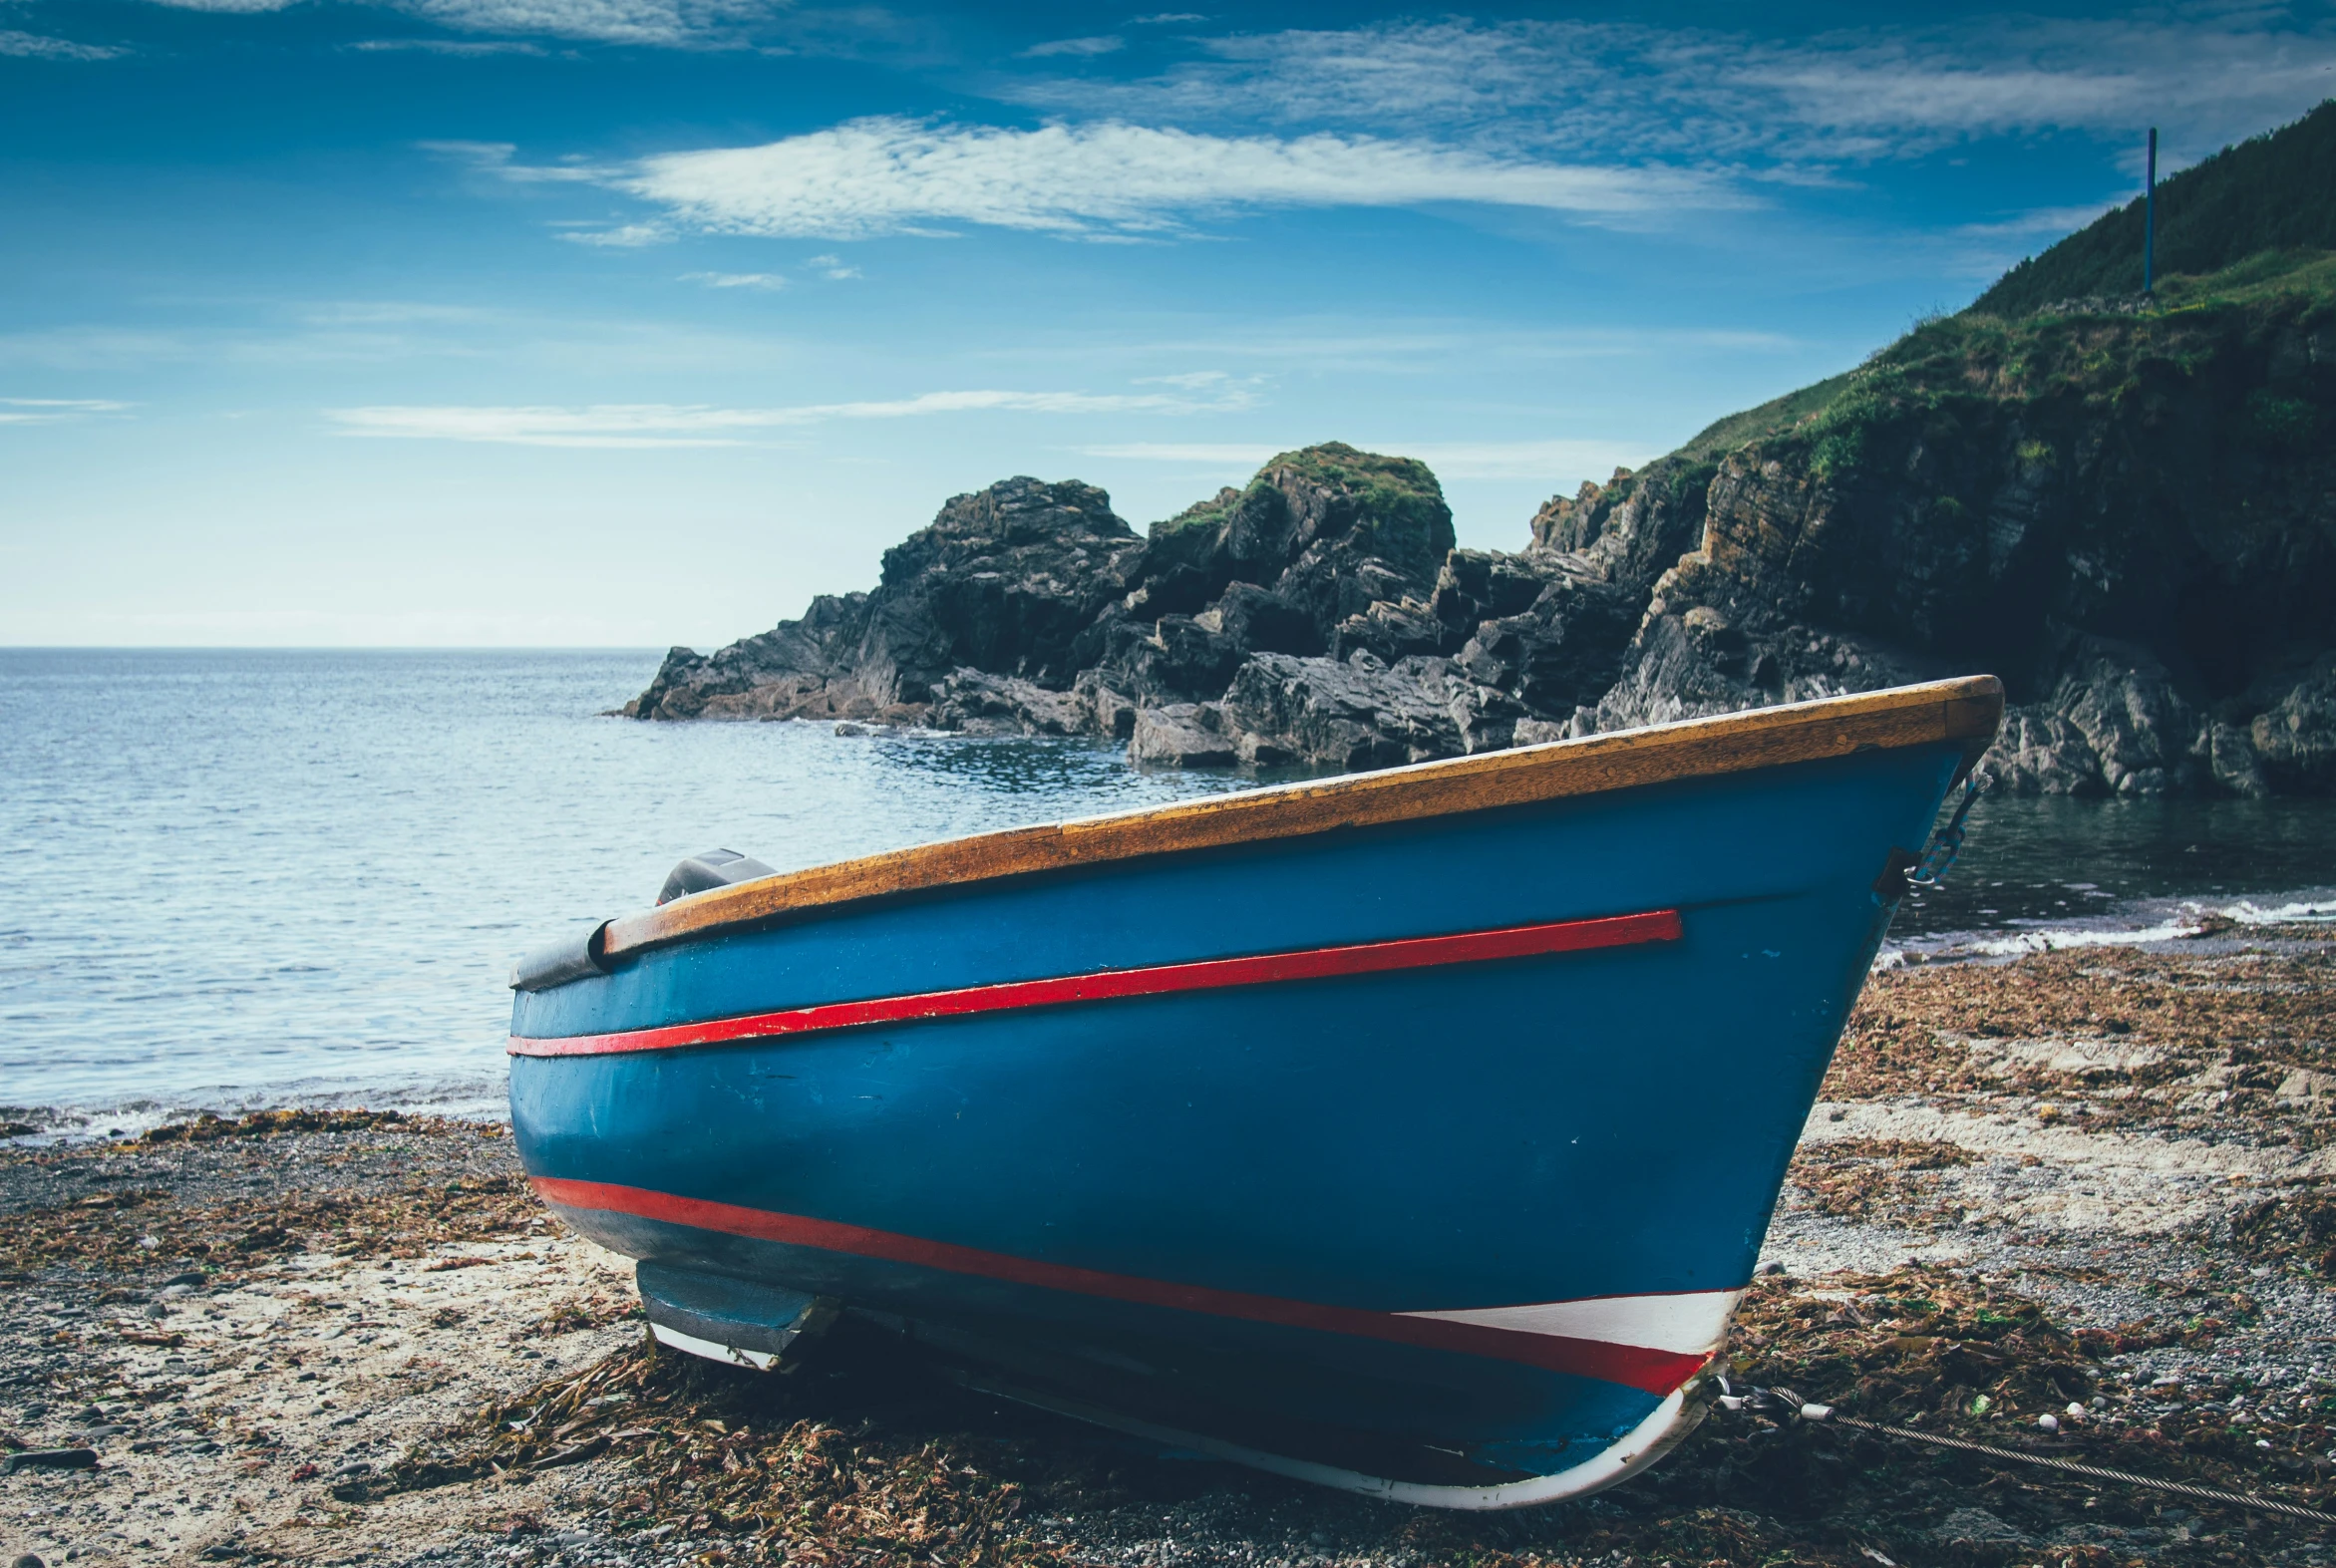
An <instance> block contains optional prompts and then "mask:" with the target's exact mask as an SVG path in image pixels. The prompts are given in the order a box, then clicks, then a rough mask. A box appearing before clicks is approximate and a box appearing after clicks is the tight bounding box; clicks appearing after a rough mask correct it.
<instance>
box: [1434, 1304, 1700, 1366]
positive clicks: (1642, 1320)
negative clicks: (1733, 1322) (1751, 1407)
mask: <svg viewBox="0 0 2336 1568" xmlns="http://www.w3.org/2000/svg"><path fill="white" fill-rule="evenodd" d="M1743 1296H1744V1292H1742V1291H1740V1290H1703V1291H1692V1292H1685V1293H1681V1294H1678V1295H1661V1296H1591V1297H1588V1298H1586V1299H1584V1300H1580V1301H1550V1302H1542V1303H1539V1304H1537V1305H1527V1306H1522V1307H1456V1308H1452V1309H1450V1310H1448V1311H1443V1312H1406V1313H1399V1314H1398V1316H1399V1317H1405V1318H1442V1319H1444V1320H1445V1321H1446V1322H1449V1323H1475V1324H1480V1325H1482V1326H1483V1327H1485V1328H1488V1329H1507V1330H1510V1331H1511V1332H1514V1333H1518V1334H1547V1335H1553V1336H1555V1337H1557V1338H1559V1339H1567V1340H1598V1341H1601V1342H1603V1343H1605V1344H1608V1345H1632V1346H1636V1347H1637V1348H1639V1349H1640V1350H1650V1351H1676V1352H1678V1353H1679V1354H1681V1355H1684V1356H1709V1355H1710V1354H1711V1353H1712V1352H1714V1351H1716V1350H1718V1349H1719V1348H1720V1342H1721V1341H1722V1340H1723V1339H1725V1338H1726V1337H1727V1333H1728V1317H1729V1315H1730V1314H1731V1313H1733V1312H1734V1311H1735V1310H1736V1303H1737V1302H1738V1301H1740V1300H1742V1299H1743Z"/></svg>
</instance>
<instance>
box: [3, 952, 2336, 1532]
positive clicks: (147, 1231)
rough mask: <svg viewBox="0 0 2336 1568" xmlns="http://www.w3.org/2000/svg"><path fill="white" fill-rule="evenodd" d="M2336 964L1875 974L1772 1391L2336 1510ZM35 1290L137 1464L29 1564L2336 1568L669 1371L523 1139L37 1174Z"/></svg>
mask: <svg viewBox="0 0 2336 1568" xmlns="http://www.w3.org/2000/svg"><path fill="white" fill-rule="evenodd" d="M2326 937H2327V933H2326V931H2325V929H2324V928H2321V929H2319V930H2312V929H2308V928H2296V929H2288V930H2272V931H2258V932H2250V933H2246V934H2245V935H2244V937H2243V939H2234V937H2233V936H2232V935H2229V934H2225V935H2220V936H2209V937H2208V938H2207V939H2205V940H2200V941H2192V942H2181V943H2169V944H2164V945H2162V946H2159V947H2155V948H2150V949H2134V948H2096V949H2091V950H2088V951H2084V952H2081V953H2060V954H2051V955H2045V956H2042V957H2035V958H2028V959H2023V960H2020V961H2019V962H2016V963H2011V964H2005V965H1996V966H1980V965H1938V966H1928V967H1924V966H1913V967H1909V968H1907V969H1903V970H1898V971H1893V972H1889V973H1885V974H1882V975H1879V976H1876V977H1875V979H1874V981H1873V983H1872V985H1870V986H1869V987H1868V990H1867V993H1866V996H1865V999H1864V1001H1863V1002H1862V1003H1861V1004H1860V1006H1859V1008H1858V1011H1857V1014H1856V1016H1855V1018H1854V1019H1853V1020H1852V1023H1851V1026H1850V1029H1849V1032H1848V1034H1847V1036H1846V1038H1845V1039H1844V1042H1843V1046H1842V1050H1841V1052H1840V1054H1839V1057H1838V1058H1837V1060H1836V1063H1835V1069H1834V1071H1833V1073H1832V1075H1831V1076H1830V1077H1829V1079H1828V1081H1827V1085H1826V1090H1825V1096H1824V1098H1823V1100H1822V1102H1821V1103H1820V1104H1819V1106H1818V1107H1817V1109H1816V1111H1815V1112H1814V1113H1813V1115H1812V1116H1811V1119H1810V1123H1809V1127H1808V1131H1807V1133H1806V1135H1805V1137H1804V1141H1803V1146H1802V1149H1801V1152H1800V1155H1799V1157H1798V1158H1797V1160H1796V1162H1795V1165H1794V1167H1793V1171H1792V1173H1791V1176H1790V1178H1789V1180H1788V1184H1787V1187H1786V1192H1785V1197H1784V1201H1783V1204H1782V1205H1781V1207H1780V1210H1779V1213H1778V1216H1777V1221H1776V1223H1775V1225H1774V1226H1773V1227H1772V1230H1771V1234H1770V1239H1769V1245H1768V1247H1767V1249H1766V1251H1765V1253H1764V1257H1765V1258H1766V1259H1767V1260H1768V1261H1767V1263H1765V1264H1764V1268H1766V1269H1772V1270H1781V1272H1766V1273H1764V1274H1763V1275H1762V1276H1761V1278H1760V1279H1759V1280H1758V1282H1757V1284H1756V1287H1755V1290H1754V1292H1753V1294H1752V1296H1751V1297H1750V1298H1749V1299H1748V1301H1747V1304H1746V1307H1745V1310H1744V1312H1743V1314H1742V1315H1741V1317H1740V1320H1739V1323H1738V1327H1737V1330H1736V1334H1735V1338H1734V1340H1733V1342H1732V1345H1731V1350H1730V1353H1729V1354H1730V1362H1729V1365H1730V1368H1731V1370H1732V1372H1733V1374H1734V1376H1736V1377H1737V1378H1739V1379H1740V1380H1746V1381H1750V1382H1754V1383H1760V1384H1766V1385H1772V1386H1778V1385H1782V1386H1789V1387H1791V1388H1792V1389H1793V1390H1794V1391H1795V1392H1796V1393H1798V1394H1799V1395H1801V1396H1802V1397H1804V1398H1805V1399H1810V1400H1817V1401H1824V1402H1827V1403H1831V1404H1834V1405H1835V1406H1837V1407H1838V1408H1839V1409H1840V1410H1841V1411H1842V1412H1843V1413H1847V1414H1856V1415H1861V1416H1864V1417H1866V1418H1870V1419H1877V1420H1884V1421H1889V1422H1893V1423H1897V1424H1910V1425H1913V1426H1916V1427H1918V1428H1919V1429H1924V1430H1932V1431H1939V1432H1947V1433H1954V1434H1959V1435H1964V1436H1968V1437H1972V1438H1975V1439H1978V1440H1982V1441H1986V1442H1990V1443H1995V1444H1999V1445H2005V1446H2012V1447H2022V1448H2031V1449H2034V1450H2036V1451H2039V1452H2046V1453H2053V1454H2058V1455H2061V1456H2064V1457H2073V1458H2080V1459H2084V1460H2087V1461H2089V1462H2093V1463H2097V1464H2105V1465H2109V1466H2113V1467H2119V1468H2126V1469H2132V1470H2136V1471H2141V1472H2144V1473H2148V1474H2152V1475H2159V1476H2165V1477H2169V1478H2179V1479H2186V1480H2191V1481H2195V1482H2199V1483H2202V1484H2208V1485H2217V1486H2224V1487H2232V1488H2236V1489H2241V1490H2253V1491H2259V1492H2263V1493H2266V1494H2270V1495H2275V1496H2278V1497H2281V1498H2284V1499H2287V1500H2290V1501H2297V1502H2303V1503H2307V1504H2315V1505H2325V1506H2330V1507H2336V1427H2332V1426H2331V1424H2330V1422H2331V1419H2332V1418H2336V948H2332V947H2331V944H2330V943H2329V942H2328V941H2327V940H2326ZM0 1271H4V1273H0V1302H4V1303H5V1308H6V1311H5V1314H4V1318H0V1441H5V1443H6V1446H7V1450H8V1451H9V1452H17V1451H20V1450H24V1451H41V1450H52V1449H58V1448H64V1447H68V1446H76V1445H83V1444H86V1445H87V1446H89V1447H91V1448H92V1449H94V1450H95V1453H96V1456H97V1463H96V1465H95V1467H94V1468H79V1469H50V1468H19V1469H18V1470H17V1472H16V1473H13V1474H10V1475H8V1476H6V1477H5V1478H0V1561H7V1560H10V1559H13V1558H14V1557H15V1556H16V1555H17V1554H19V1553H26V1552H30V1553H34V1554H37V1555H38V1556H40V1557H41V1558H42V1559H43V1560H44V1561H45V1562H47V1563H50V1564H55V1563H58V1562H72V1563H75V1564H77V1565H78V1564H84V1563H93V1564H112V1563H125V1564H152V1563H166V1562H200V1561H213V1562H215V1561H267V1560H281V1561H294V1562H320V1563H324V1562H333V1563H356V1562H366V1563H372V1562H386V1563H399V1564H404V1563H451V1564H462V1563H505V1562H508V1563H538V1562H541V1563H548V1562H552V1561H561V1562H571V1563H579V1564H581V1563H608V1564H626V1565H632V1564H659V1565H663V1564H679V1563H684V1562H709V1563H747V1562H776V1561H797V1562H813V1563H832V1564H844V1563H853V1564H858V1563H878V1562H882V1563H900V1564H908V1563H919V1564H921V1563H928V1562H929V1563H974V1562H981V1563H1034V1562H1074V1563H1098V1564H1123V1563H1124V1564H1170V1563H1203V1562H1206V1563H1217V1562H1228V1563H1241V1564H1260V1565H1264V1564H1290V1565H1300V1564H1302V1565H1309V1568H1312V1565H1322V1564H1334V1563H1335V1564H1386V1565H1425V1564H1431V1563H1438V1564H1440V1563H1462V1562H1465V1563H1471V1564H1481V1565H1487V1568H1498V1565H1503V1564H1509V1563H1535V1562H1548V1563H1558V1562H1565V1563H1574V1562H1593V1561H1595V1562H1600V1563H1603V1564H1616V1565H1618V1564H1620V1563H1623V1562H1625V1561H1630V1562H1638V1561H1644V1562H1647V1563H1650V1564H1652V1563H1679V1564H1686V1563H1690V1562H1693V1563H1710V1562H1730V1563H1746V1564H1750V1563H1760V1564H1764V1565H1765V1564H1782V1563H1789V1562H1805V1563H1836V1564H1842V1565H1857V1568H1864V1565H1867V1564H1872V1563H1875V1562H1881V1563H1886V1564H1907V1565H1911V1564H1916V1563H1923V1564H1928V1563H1972V1564H2001V1565H2007V1568H2009V1565H2029V1564H2043V1563H2046V1562H2050V1563H2052V1564H2055V1565H2066V1564H2076V1565H2082V1568H2103V1565H2108V1564H2113V1563H2116V1564H2124V1563H2130V1562H2135V1561H2146V1562H2152V1563H2157V1562H2166V1563H2187V1562H2216V1563H2219V1562H2233V1563H2239V1562H2247V1563H2251V1562H2276V1563H2295V1564H2305V1563H2321V1562H2324V1561H2326V1560H2328V1558H2329V1557H2330V1556H2331V1555H2336V1531H2330V1530H2325V1529H2322V1528H2321V1527H2318V1526H2315V1525H2311V1524H2308V1523H2301V1522H2278V1521H2275V1520H2273V1519H2271V1518H2269V1517H2267V1516H2263V1515H2259V1514H2248V1513H2245V1512H2242V1511H2239V1510H2234V1509H2226V1508H2221V1507H2214V1506H2207V1505H2202V1504H2198V1503H2195V1502H2187V1501H2183V1500H2181V1499H2176V1498H2171V1497H2167V1496H2164V1495H2161V1494H2153V1493H2150V1492H2143V1491H2135V1490H2131V1489H2129V1488H2126V1487H2123V1486H2118V1485H2114V1484H2107V1483H2099V1482H2092V1481H2087V1480H2083V1479H2080V1478H2076V1477H2070V1476H2064V1475H2057V1474H2054V1473H2053V1472H2050V1471H2046V1470H2041V1469H2035V1468H2031V1467H2027V1466H2022V1465H2017V1464H2012V1463H2008V1462H2002V1461H1996V1460H1991V1459H1987V1458H1984V1457H1981V1456H1976V1455H1970V1454H1963V1453H1952V1452H1947V1451H1944V1450H1939V1449H1933V1448H1926V1447H1919V1446H1915V1445H1910V1444H1905V1443H1902V1442H1898V1441H1893V1440H1889V1439H1883V1438H1878V1437H1872V1436H1866V1435H1861V1434H1857V1433H1853V1432H1850V1431H1848V1430H1845V1429H1842V1428H1837V1427H1832V1428H1829V1427H1824V1426H1811V1425H1807V1424H1799V1423H1792V1422H1787V1423H1785V1424H1783V1425H1779V1424H1777V1423H1775V1422H1772V1421H1768V1420H1765V1419H1760V1418H1756V1417H1754V1416H1751V1415H1748V1414H1727V1413H1722V1414H1715V1415H1714V1416H1713V1417H1712V1418H1711V1419H1710V1420H1708V1421H1707V1422H1706V1423H1705V1424H1704V1425H1703V1426H1702V1427H1701V1428H1700V1429H1699V1430H1698V1431H1697V1432H1696V1433H1695V1434H1694V1435H1693V1436H1692V1437H1690V1438H1689V1439H1688V1441H1687V1442H1686V1443H1685V1444H1683V1445H1682V1446H1681V1448H1680V1449H1679V1450H1678V1451H1676V1452H1675V1453H1673V1454H1672V1455H1671V1456H1670V1457H1669V1458H1668V1459H1667V1460H1666V1461H1664V1463H1663V1464H1662V1465H1661V1466H1659V1467H1658V1468H1657V1469H1656V1470H1654V1471H1652V1472H1650V1473H1649V1474H1648V1475H1646V1476H1643V1477H1641V1478H1639V1479H1638V1480H1635V1481H1632V1482H1630V1483H1628V1484H1627V1485H1625V1486H1623V1487H1620V1488H1617V1489H1615V1490H1613V1491H1610V1492H1607V1493H1604V1494H1601V1495H1600V1496H1599V1497H1597V1498H1594V1499H1590V1500H1587V1501H1584V1502H1581V1503H1575V1504H1569V1505H1563V1506H1559V1507H1555V1508H1548V1509H1541V1510H1533V1511H1529V1512H1525V1513H1520V1514H1505V1515H1490V1516H1488V1515H1456V1514H1442V1513H1426V1512H1421V1511H1416V1510H1411V1509H1406V1508H1401V1507H1396V1506H1392V1505H1387V1504H1380V1503H1374V1502H1368V1501H1364V1500H1361V1499H1357V1498H1351V1497H1346V1496H1342V1495H1339V1494H1335V1493H1329V1492H1323V1491H1319V1490H1316V1489H1314V1488H1310V1487H1304V1486H1299V1485H1296V1484H1294V1483H1288V1482H1283V1481H1279V1480H1276V1479H1274V1478H1271V1477H1267V1476H1263V1475H1258V1474H1255V1473H1252V1472H1248V1471H1244V1470H1239V1469H1235V1468H1232V1467H1229V1466H1224V1465H1220V1464H1215V1463H1211V1462H1205V1461H1198V1460H1190V1459H1181V1458H1177V1457H1173V1456H1164V1455H1162V1454H1160V1453H1158V1452H1157V1451H1155V1450H1152V1449H1150V1448H1147V1447H1145V1446H1144V1445H1142V1444H1138V1443H1134V1442H1131V1441H1126V1440H1123V1439H1120V1438H1117V1437H1114V1436H1111V1435H1109V1434H1105V1433H1100V1432H1097V1431H1094V1430H1092V1429H1089V1428H1086V1427H1082V1426H1079V1425H1077V1424H1075V1423H1071V1422H1067V1421H1062V1420H1058V1419H1056V1418H1054V1417H1051V1416H1046V1415H1041V1414H1037V1413H1034V1412H1030V1411H1020V1410H1018V1409H1014V1408H1010V1407H1001V1406H999V1405H998V1404H996V1403H995V1402H993V1401H990V1400H988V1399H986V1398H983V1397H979V1396H975V1395H970V1394H967V1393H964V1392H961V1391H959V1390H957V1389H955V1388H954V1387H953V1386H952V1385H950V1384H948V1383H947V1382H946V1381H945V1380H942V1379H941V1378H939V1377H937V1376H935V1375H934V1374H933V1373H932V1372H931V1370H930V1369H927V1368H925V1367H922V1366H920V1365H918V1364H917V1363H916V1362H915V1361H914V1360H913V1359H912V1358H909V1357H907V1356H904V1355H903V1354H902V1353H901V1351H900V1350H899V1349H898V1347H897V1346H896V1345H895V1343H894V1342H892V1341H891V1340H889V1339H888V1338H887V1337H886V1336H884V1335H882V1334H881V1333H880V1332H877V1331H875V1330H873V1329H868V1328H864V1327H861V1326H858V1325H855V1324H853V1323H851V1322H849V1321H848V1320H846V1321H845V1322H844V1323H843V1324H841V1325H839V1326H838V1328H837V1329H836V1330H835V1331H834V1332H833V1333H831V1334H830V1335H829V1336H828V1338H827V1339H825V1340H824V1341H822V1342H821V1343H819V1344H818V1345H817V1346H815V1347H813V1348H812V1350H811V1351H810V1353H809V1354H808V1355H807V1356H806V1357H805V1358H804V1361H803V1365H802V1367H801V1369H800V1370H799V1371H797V1372H795V1373H793V1374H790V1375H786V1376H775V1375H760V1374H750V1373H746V1372H741V1371H736V1370H733V1369H727V1368H720V1367H714V1366H711V1365H708V1364H705V1363H701V1362H697V1361H694V1360H691V1359H688V1358H682V1357H677V1356H675V1355H673V1354H672V1353H670V1352H666V1353H655V1352H652V1351H651V1350H649V1349H648V1348H647V1346H646V1344H645V1341H644V1333H643V1324H642V1322H641V1320H640V1318H639V1316H638V1310H637V1304H636V1302H635V1300H634V1297H633V1294H632V1289H631V1284H630V1271H629V1266H628V1265H627V1264H626V1262H625V1260H622V1259H618V1258H614V1257H611V1256H609V1255H608V1254H605V1253H602V1252H600V1251H599V1250H598V1249H597V1248H594V1247H592V1246H591V1245H590V1244H588V1243H585V1242H582V1241H580V1240H577V1239H575V1238H573V1237H569V1236H567V1235H565V1234H563V1233H562V1232H561V1231H560V1230H559V1229H558V1227H557V1226H556V1225H555V1224H553V1223H552V1222H551V1221H550V1220H548V1218H547V1217H545V1216H544V1214H543V1213H542V1211H541V1210H540V1209H539V1208H538V1207H537V1206H536V1205H535V1204H534V1203H533V1201H532V1200H531V1199H530V1198H529V1197H528V1196H527V1194H526V1192H525V1190H524V1187H523V1185H522V1183H521V1182H520V1181H519V1179H518V1172H517V1169H516V1165H515V1161H514V1160H513V1159H512V1157H511V1154H510V1145H509V1140H508V1138H507V1137H505V1136H502V1135H501V1132H500V1129H497V1128H491V1127H480V1126H477V1125H474V1124H470V1123H463V1122H452V1121H438V1120H422V1119H412V1118H400V1117H396V1116H374V1115H367V1114H363V1113H356V1114H350V1113H330V1114H327V1113H309V1112H292V1113H279V1114H277V1115H274V1116H260V1117H253V1118H249V1119H246V1120H243V1121H236V1122H214V1123H207V1124H202V1123H197V1124H193V1125H191V1126H187V1125H175V1126H167V1127H165V1128H162V1129H159V1131H158V1132H157V1133H155V1134H150V1135H149V1136H148V1137H147V1138H145V1139H141V1140H137V1141H123V1142H113V1143H85V1144H80V1145H74V1146H68V1147H53V1148H31V1147H25V1146H21V1145H20V1146H13V1147H10V1148H8V1149H6V1150H5V1151H0ZM2072 1404H2073V1405H2075V1406H2077V1407H2078V1409H2079V1411H2082V1413H2081V1414H2074V1415H2072V1414H2071V1413H2070V1412H2069V1410H2068V1407H2069V1406H2070V1405H2072ZM2046 1414H2050V1415H2052V1416H2053V1417H2054V1419H2055V1420H2056V1421H2058V1422H2059V1423H2060V1427H2061V1429H2060V1430H2059V1431H2057V1432H2051V1431H2047V1430H2045V1429H2043V1428H2042V1427H2040V1426H2039V1424H2038V1417H2039V1416H2042V1415H2046Z"/></svg>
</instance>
